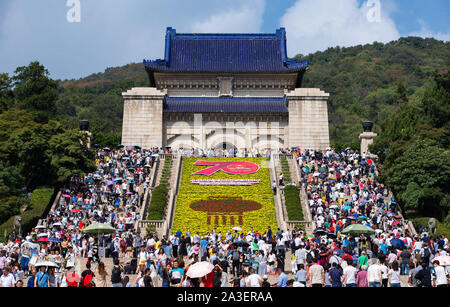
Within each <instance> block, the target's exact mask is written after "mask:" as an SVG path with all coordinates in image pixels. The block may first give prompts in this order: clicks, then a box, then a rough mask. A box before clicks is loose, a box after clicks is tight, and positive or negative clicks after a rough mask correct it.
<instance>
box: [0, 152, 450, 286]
mask: <svg viewBox="0 0 450 307" xmlns="http://www.w3.org/2000/svg"><path fill="white" fill-rule="evenodd" d="M252 152H253V153H252ZM167 153H172V154H176V155H183V156H189V155H191V156H192V155H194V156H196V155H203V156H208V154H217V153H213V152H210V153H208V152H199V151H197V152H196V151H195V150H192V151H182V152H180V151H177V152H170V151H169V152H167V151H163V150H161V149H153V150H148V151H146V150H142V149H140V148H139V147H137V148H120V149H118V150H110V149H109V148H105V149H102V150H98V152H97V156H96V164H97V167H98V170H97V172H96V173H94V174H89V175H87V176H85V177H84V178H74V179H73V180H72V181H71V182H70V183H69V184H68V186H67V187H66V188H65V189H64V193H65V194H63V195H62V197H61V200H60V202H59V203H58V205H57V206H56V208H53V209H52V210H51V211H50V213H49V215H48V217H47V218H46V220H45V221H44V223H41V224H39V225H38V226H36V228H35V229H33V232H31V233H28V234H26V235H24V236H20V235H19V234H15V233H13V234H12V235H11V236H10V238H9V242H8V243H7V244H0V269H2V271H3V275H2V276H1V277H0V285H1V286H2V287H14V286H15V287H21V286H27V287H399V286H405V285H407V286H411V287H413V286H414V287H446V286H447V285H448V278H449V277H448V276H449V269H450V266H449V265H450V262H449V261H448V259H449V258H450V257H449V254H448V252H449V244H448V238H446V237H444V236H435V235H432V234H429V233H428V232H427V231H426V230H424V231H423V232H421V233H413V230H412V229H409V227H408V223H407V222H406V221H405V220H404V219H403V218H402V216H399V215H398V214H397V212H398V209H399V208H398V206H397V204H396V201H395V199H394V198H389V195H388V193H387V190H386V188H385V187H383V185H381V184H380V183H378V182H377V179H376V174H375V173H376V169H375V166H374V162H373V160H372V157H371V156H370V154H362V155H360V154H358V153H357V152H354V151H353V150H348V151H341V152H339V153H337V152H334V151H332V150H328V151H326V152H317V151H309V150H306V151H300V150H299V149H289V150H282V151H279V152H278V154H287V155H291V156H293V157H294V158H296V159H297V162H298V167H299V173H300V174H301V181H300V182H298V183H295V182H294V183H288V182H287V183H286V184H296V185H298V186H299V187H301V188H304V189H305V190H306V192H307V196H308V205H309V207H310V211H311V215H312V218H313V221H314V224H315V226H316V227H315V231H314V233H313V234H309V235H308V234H306V233H305V232H304V231H303V230H293V229H291V230H289V229H286V230H281V229H277V230H275V229H271V228H270V227H267V229H265V230H262V229H255V230H253V229H252V230H251V231H250V232H248V233H243V232H242V230H241V229H239V228H236V229H230V231H228V232H227V233H220V232H217V231H216V229H212V230H211V232H209V233H207V234H204V233H197V232H196V231H195V230H193V232H192V233H191V232H190V231H188V232H186V233H182V232H181V231H179V230H178V231H176V232H174V233H170V234H169V236H162V237H158V236H157V234H155V233H148V234H147V235H146V236H145V237H144V236H142V235H141V234H140V233H139V232H138V227H136V226H137V225H136V223H137V221H139V220H140V219H141V217H140V211H141V208H142V199H143V197H142V195H143V193H144V192H145V190H146V189H147V188H148V187H149V183H150V173H151V169H152V167H153V164H154V161H155V159H156V156H157V155H158V154H167ZM227 154H230V155H231V156H243V157H246V156H251V155H253V154H254V155H260V156H261V155H262V156H263V155H265V154H269V155H270V152H269V151H267V152H265V151H263V152H257V151H256V152H254V151H236V150H235V151H232V152H225V151H222V153H219V154H218V155H219V156H220V155H222V156H223V155H225V156H226V155H227ZM284 184H285V183H284V181H283V180H280V182H278V184H277V185H278V186H276V187H275V188H280V190H282V186H280V185H284ZM299 205H300V204H299ZM94 223H104V224H108V225H111V226H112V227H114V228H115V229H116V231H115V233H112V234H102V235H88V234H85V233H84V232H83V229H85V227H86V226H89V225H91V224H94ZM354 224H361V225H364V226H368V227H370V229H372V230H373V233H369V234H365V235H361V234H353V235H352V234H343V233H342V231H343V230H344V229H345V228H347V227H348V226H351V225H354ZM79 259H86V260H87V261H85V262H86V264H85V265H84V267H83V271H82V272H81V274H78V273H79V272H77V271H76V269H75V268H76V264H77V261H80V260H79ZM109 259H112V263H113V266H112V268H109V269H107V267H108V266H107V265H106V262H108V261H109ZM83 263H84V262H83ZM402 276H403V278H402Z"/></svg>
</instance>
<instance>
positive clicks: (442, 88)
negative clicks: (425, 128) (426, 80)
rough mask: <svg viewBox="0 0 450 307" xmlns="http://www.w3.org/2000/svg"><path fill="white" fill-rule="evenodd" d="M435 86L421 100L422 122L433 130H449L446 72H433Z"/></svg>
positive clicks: (449, 83)
mask: <svg viewBox="0 0 450 307" xmlns="http://www.w3.org/2000/svg"><path fill="white" fill-rule="evenodd" d="M433 79H434V81H435V86H434V87H432V88H429V89H427V91H426V92H425V95H424V97H423V99H422V108H423V111H424V113H423V115H424V121H425V122H426V123H427V124H429V125H431V126H432V127H434V128H446V129H447V130H448V129H450V122H449V119H450V76H449V73H448V70H445V71H441V73H438V72H434V74H433Z"/></svg>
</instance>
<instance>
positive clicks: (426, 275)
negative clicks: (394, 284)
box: [415, 261, 433, 288]
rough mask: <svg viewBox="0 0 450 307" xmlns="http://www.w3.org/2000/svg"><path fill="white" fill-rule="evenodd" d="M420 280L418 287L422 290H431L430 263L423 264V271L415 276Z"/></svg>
mask: <svg viewBox="0 0 450 307" xmlns="http://www.w3.org/2000/svg"><path fill="white" fill-rule="evenodd" d="M415 277H416V279H417V280H418V284H417V286H418V287H420V288H431V287H432V286H433V284H432V282H431V268H430V265H429V262H425V261H424V262H422V269H421V270H420V271H419V272H417V274H416V275H415Z"/></svg>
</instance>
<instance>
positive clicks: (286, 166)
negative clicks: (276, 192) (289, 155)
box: [280, 156, 292, 183]
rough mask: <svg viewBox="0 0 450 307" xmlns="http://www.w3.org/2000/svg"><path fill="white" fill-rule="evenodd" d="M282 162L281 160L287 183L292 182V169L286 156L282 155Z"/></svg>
mask: <svg viewBox="0 0 450 307" xmlns="http://www.w3.org/2000/svg"><path fill="white" fill-rule="evenodd" d="M280 162H281V172H282V173H283V177H284V181H285V182H287V183H291V181H292V177H291V170H290V168H289V162H288V161H287V159H286V157H285V156H281V158H280Z"/></svg>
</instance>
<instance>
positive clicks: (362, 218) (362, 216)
mask: <svg viewBox="0 0 450 307" xmlns="http://www.w3.org/2000/svg"><path fill="white" fill-rule="evenodd" d="M367 219H368V217H367V216H364V215H361V216H359V217H358V220H367Z"/></svg>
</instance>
